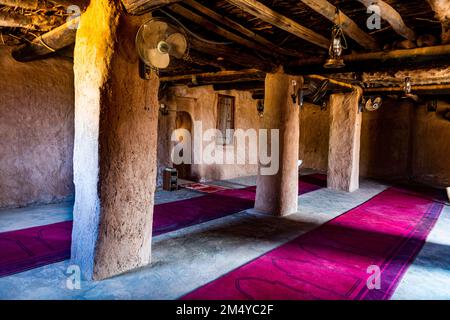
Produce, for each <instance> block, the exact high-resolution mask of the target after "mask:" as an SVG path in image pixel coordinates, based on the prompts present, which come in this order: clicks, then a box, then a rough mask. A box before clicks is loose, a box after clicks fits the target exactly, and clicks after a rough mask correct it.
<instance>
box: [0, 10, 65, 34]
mask: <svg viewBox="0 0 450 320" xmlns="http://www.w3.org/2000/svg"><path fill="white" fill-rule="evenodd" d="M63 21H64V20H63V19H61V18H57V17H55V16H53V17H43V16H40V15H23V14H19V13H16V12H0V27H7V28H23V29H28V30H38V31H49V30H51V29H53V28H55V27H56V26H57V25H58V24H61V22H63Z"/></svg>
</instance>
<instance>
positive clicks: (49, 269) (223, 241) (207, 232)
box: [0, 180, 450, 299]
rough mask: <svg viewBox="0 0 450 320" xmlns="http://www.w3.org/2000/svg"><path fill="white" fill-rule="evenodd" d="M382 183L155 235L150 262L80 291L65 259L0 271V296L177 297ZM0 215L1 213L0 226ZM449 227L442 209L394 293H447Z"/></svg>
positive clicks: (359, 199) (420, 296) (429, 295)
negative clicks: (272, 212) (287, 210)
mask: <svg viewBox="0 0 450 320" xmlns="http://www.w3.org/2000/svg"><path fill="white" fill-rule="evenodd" d="M386 187H387V186H386V185H383V184H380V183H377V182H374V181H368V180H364V181H362V183H361V188H360V189H359V190H358V191H356V192H353V193H344V192H336V191H332V190H328V189H320V190H316V191H313V192H310V193H308V194H304V195H302V196H300V197H299V210H298V212H297V213H296V214H293V215H290V216H288V217H283V218H276V217H270V216H263V215H256V214H251V213H248V212H241V213H238V214H234V215H231V216H227V217H224V218H221V219H217V220H213V221H209V222H206V223H203V224H199V225H195V226H191V227H188V228H184V229H181V230H178V231H175V232H171V233H168V234H165V235H161V236H158V237H155V238H154V240H153V253H152V259H153V261H152V264H151V265H149V266H147V267H145V268H141V269H139V270H135V271H132V272H129V273H127V274H122V275H119V276H116V277H114V278H111V279H108V280H104V281H101V282H93V281H83V282H82V284H81V289H80V290H69V289H68V288H67V286H66V282H67V279H68V275H67V274H66V271H67V268H68V266H69V265H70V261H65V262H61V263H55V264H52V265H48V266H44V267H41V268H37V269H34V270H30V271H26V272H22V273H20V274H16V275H12V276H9V277H3V278H0V299H176V298H179V297H180V296H182V295H184V294H186V293H188V292H190V291H191V290H194V289H195V288H197V287H199V286H201V285H203V284H205V283H207V282H209V281H211V280H214V279H216V278H218V277H219V276H221V275H223V274H224V273H226V272H228V271H231V270H233V269H235V268H236V267H239V266H241V265H242V264H244V263H246V262H248V261H250V260H252V259H254V258H256V257H258V256H260V255H261V254H264V253H266V252H267V251H269V250H271V249H273V248H276V247H277V246H279V245H281V244H283V243H285V242H287V241H289V240H291V239H293V238H295V237H297V236H298V235H301V234H303V233H305V232H307V231H309V230H312V229H313V228H316V227H317V226H319V225H321V224H323V223H325V222H327V221H329V220H330V219H333V218H334V217H336V216H338V215H340V214H342V213H344V212H346V211H348V210H350V209H351V208H353V207H355V206H357V205H358V204H361V203H362V202H364V201H366V200H368V199H370V198H371V197H373V196H375V195H376V194H378V193H379V192H381V191H383V190H384V189H385V188H386ZM171 197H174V198H177V197H178V196H175V195H167V194H166V195H164V197H161V199H162V198H164V199H166V200H167V199H168V198H171ZM164 199H163V200H161V201H165V200H164ZM40 214H43V213H42V212H41V213H40ZM22 215H24V216H25V217H26V218H25V219H31V217H32V216H33V214H31V213H27V212H26V210H25V209H24V210H23V211H21V212H16V220H21V216H22ZM5 216H6V215H5ZM2 217H4V216H3V215H1V214H0V224H2V223H3V222H2ZM9 219H11V218H9ZM16 225H18V224H16ZM449 231H450V209H449V207H446V208H445V211H444V212H443V214H442V215H441V218H440V219H439V220H438V222H437V224H436V226H435V228H434V229H433V231H432V232H431V233H430V235H429V237H428V240H427V243H426V244H425V246H424V247H423V249H422V251H421V252H420V254H419V256H418V258H417V259H416V260H415V261H414V263H413V264H412V265H411V267H410V268H409V270H408V272H407V273H406V275H405V276H404V278H403V279H402V281H401V282H400V285H399V287H398V289H397V291H396V292H395V295H394V299H449V290H448V288H450V268H449V265H450V250H448V248H449V245H450V232H449Z"/></svg>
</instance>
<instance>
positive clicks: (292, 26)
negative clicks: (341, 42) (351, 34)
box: [228, 0, 330, 49]
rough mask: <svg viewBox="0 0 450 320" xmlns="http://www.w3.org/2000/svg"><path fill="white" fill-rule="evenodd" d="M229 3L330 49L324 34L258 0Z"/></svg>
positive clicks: (237, 0)
mask: <svg viewBox="0 0 450 320" xmlns="http://www.w3.org/2000/svg"><path fill="white" fill-rule="evenodd" d="M228 2H229V3H231V4H233V5H234V6H236V7H238V8H240V9H242V10H243V11H245V12H247V13H250V14H251V15H253V16H255V17H256V18H258V19H261V20H263V21H265V22H267V23H270V24H272V25H274V26H275V27H277V28H280V29H283V30H284V31H287V32H289V33H291V34H293V35H295V36H297V37H299V38H301V39H303V40H306V41H308V42H310V43H312V44H315V45H317V46H319V47H321V48H324V49H328V47H329V45H330V41H329V40H328V39H327V38H325V37H324V36H322V35H320V34H318V33H316V32H314V31H312V30H310V29H308V28H306V27H304V26H302V25H300V24H299V23H297V22H295V21H294V20H292V19H290V18H288V17H286V16H284V15H282V14H280V13H278V12H275V11H274V10H272V9H271V8H269V7H267V6H265V5H264V4H262V3H261V2H258V1H256V0H228Z"/></svg>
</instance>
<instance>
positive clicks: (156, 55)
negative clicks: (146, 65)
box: [147, 49, 170, 69]
mask: <svg viewBox="0 0 450 320" xmlns="http://www.w3.org/2000/svg"><path fill="white" fill-rule="evenodd" d="M147 57H148V60H149V62H150V64H151V65H152V66H154V67H156V68H159V69H164V68H167V66H168V65H169V62H170V57H169V54H168V53H161V52H159V51H158V49H150V50H148V51H147Z"/></svg>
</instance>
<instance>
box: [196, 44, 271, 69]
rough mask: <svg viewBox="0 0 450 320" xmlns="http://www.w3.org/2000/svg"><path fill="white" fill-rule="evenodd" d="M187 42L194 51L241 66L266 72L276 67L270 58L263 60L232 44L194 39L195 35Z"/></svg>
mask: <svg viewBox="0 0 450 320" xmlns="http://www.w3.org/2000/svg"><path fill="white" fill-rule="evenodd" d="M189 42H190V45H191V46H192V48H194V49H195V50H196V51H199V52H201V53H204V54H208V55H211V56H214V57H216V58H217V59H220V60H222V59H224V60H227V61H228V62H230V63H234V64H237V65H241V66H243V67H247V68H255V69H258V70H261V71H266V72H273V71H274V70H275V69H276V68H277V66H276V65H275V64H274V63H273V62H271V61H270V60H264V59H262V58H259V57H257V56H256V55H251V54H248V53H247V52H245V51H243V50H239V49H235V48H233V47H232V46H228V45H223V44H211V43H208V42H204V41H201V40H199V39H196V38H195V37H191V38H190V39H189Z"/></svg>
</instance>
